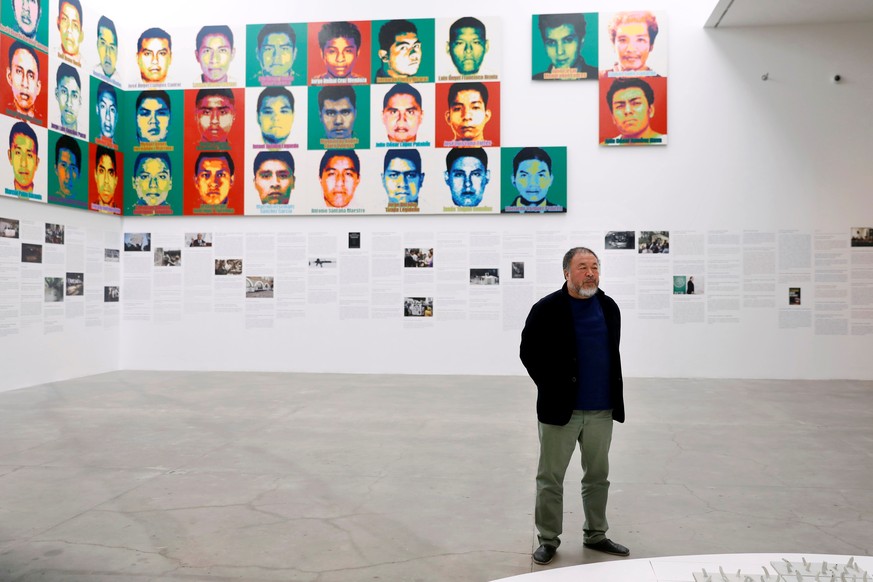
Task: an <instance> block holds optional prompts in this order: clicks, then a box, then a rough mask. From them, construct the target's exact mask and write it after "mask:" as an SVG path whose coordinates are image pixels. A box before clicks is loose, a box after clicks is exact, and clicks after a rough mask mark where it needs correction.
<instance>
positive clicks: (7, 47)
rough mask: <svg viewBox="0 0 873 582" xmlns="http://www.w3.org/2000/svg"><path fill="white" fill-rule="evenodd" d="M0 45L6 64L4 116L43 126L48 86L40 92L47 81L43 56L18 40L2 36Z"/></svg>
mask: <svg viewBox="0 0 873 582" xmlns="http://www.w3.org/2000/svg"><path fill="white" fill-rule="evenodd" d="M0 46H2V49H0V50H2V54H3V60H4V64H5V65H6V66H5V71H6V84H7V85H9V88H10V89H11V91H10V93H11V95H9V96H10V97H11V98H10V99H9V100H7V101H6V103H5V113H6V114H7V115H10V116H12V117H18V118H19V119H23V120H25V121H29V122H31V123H36V124H38V125H43V126H44V125H45V124H46V93H47V92H48V87H46V91H45V92H44V91H43V87H45V86H46V82H47V74H46V70H45V63H46V62H47V60H48V59H47V58H46V56H45V53H41V52H40V51H38V50H36V49H35V48H33V47H31V46H30V45H28V44H25V43H23V42H21V41H19V40H16V41H12V42H10V39H9V38H8V37H6V36H3V37H2V43H0ZM4 93H5V91H4Z"/></svg>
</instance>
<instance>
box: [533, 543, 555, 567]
mask: <svg viewBox="0 0 873 582" xmlns="http://www.w3.org/2000/svg"><path fill="white" fill-rule="evenodd" d="M557 551H558V547H557V546H547V545H546V544H542V545H541V546H540V547H538V548H537V551H535V552H534V553H533V561H534V562H535V563H537V564H540V565H541V566H542V565H545V564H548V563H549V562H551V561H552V558H554V557H555V553H556V552H557Z"/></svg>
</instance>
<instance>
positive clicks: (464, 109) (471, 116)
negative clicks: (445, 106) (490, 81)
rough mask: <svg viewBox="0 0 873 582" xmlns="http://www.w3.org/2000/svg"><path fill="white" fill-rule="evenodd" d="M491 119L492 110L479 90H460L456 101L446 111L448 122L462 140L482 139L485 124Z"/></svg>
mask: <svg viewBox="0 0 873 582" xmlns="http://www.w3.org/2000/svg"><path fill="white" fill-rule="evenodd" d="M490 119H491V110H490V109H486V107H485V101H484V100H483V99H482V95H480V94H479V91H474V90H469V91H459V92H458V96H457V97H455V101H454V103H452V106H451V107H450V108H449V110H448V111H447V112H446V122H448V124H449V125H450V126H451V127H452V131H453V132H454V133H455V137H456V138H457V139H460V140H480V139H482V136H483V135H484V133H485V124H486V123H488V121H489V120H490Z"/></svg>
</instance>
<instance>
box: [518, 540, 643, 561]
mask: <svg viewBox="0 0 873 582" xmlns="http://www.w3.org/2000/svg"><path fill="white" fill-rule="evenodd" d="M582 545H583V546H585V547H586V548H588V549H589V550H596V551H598V552H603V553H605V554H612V555H613V556H629V555H630V550H629V549H627V548H626V547H624V546H623V545H621V544H617V543H615V542H614V541H612V540H610V539H608V538H603V539H602V540H600V541H599V542H597V543H594V544H587V543H586V544H582ZM534 560H536V554H534Z"/></svg>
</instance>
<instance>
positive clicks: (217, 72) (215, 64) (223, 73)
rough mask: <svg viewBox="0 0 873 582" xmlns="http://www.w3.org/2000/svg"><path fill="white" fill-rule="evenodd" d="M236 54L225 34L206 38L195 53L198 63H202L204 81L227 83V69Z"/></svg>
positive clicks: (208, 35) (211, 35) (210, 35)
mask: <svg viewBox="0 0 873 582" xmlns="http://www.w3.org/2000/svg"><path fill="white" fill-rule="evenodd" d="M234 54H235V52H234V49H233V47H232V46H231V45H230V41H229V40H228V38H227V37H226V36H224V35H223V34H207V35H206V36H204V37H203V41H202V42H201V43H200V47H199V48H198V49H197V51H196V52H195V53H194V56H195V57H196V58H197V62H198V63H200V70H202V71H203V81H204V82H206V83H219V82H223V81H227V69H228V68H229V67H230V61H231V60H233V56H234Z"/></svg>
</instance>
